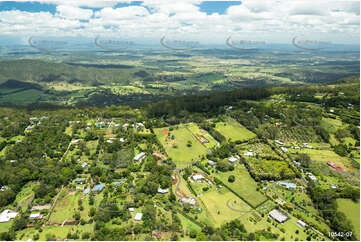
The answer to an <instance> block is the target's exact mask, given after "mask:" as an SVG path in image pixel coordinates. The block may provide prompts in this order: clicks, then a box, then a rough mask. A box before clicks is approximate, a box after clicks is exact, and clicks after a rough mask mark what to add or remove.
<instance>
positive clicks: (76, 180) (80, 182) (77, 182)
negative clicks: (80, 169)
mask: <svg viewBox="0 0 361 242" xmlns="http://www.w3.org/2000/svg"><path fill="white" fill-rule="evenodd" d="M84 181H85V178H82V177H79V178H77V179H75V180H74V182H75V184H78V185H81V184H83V182H84Z"/></svg>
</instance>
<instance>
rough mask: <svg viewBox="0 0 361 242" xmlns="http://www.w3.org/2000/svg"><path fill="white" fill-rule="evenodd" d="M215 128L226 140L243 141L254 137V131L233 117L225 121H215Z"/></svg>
mask: <svg viewBox="0 0 361 242" xmlns="http://www.w3.org/2000/svg"><path fill="white" fill-rule="evenodd" d="M215 130H217V131H218V132H219V133H221V134H222V135H223V136H224V137H225V138H226V139H227V140H228V139H230V140H232V141H245V140H249V139H252V138H255V137H256V135H255V134H254V133H252V132H251V131H249V130H247V129H246V128H244V127H243V126H242V125H240V124H239V123H237V122H236V121H235V120H233V119H228V120H227V122H219V123H217V124H216V127H215Z"/></svg>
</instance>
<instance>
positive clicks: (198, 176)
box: [192, 174, 204, 182]
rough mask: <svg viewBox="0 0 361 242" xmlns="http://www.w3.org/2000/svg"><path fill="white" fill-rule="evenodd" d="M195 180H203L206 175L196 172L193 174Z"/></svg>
mask: <svg viewBox="0 0 361 242" xmlns="http://www.w3.org/2000/svg"><path fill="white" fill-rule="evenodd" d="M192 179H193V181H196V182H198V181H202V180H203V179H204V176H203V175H202V174H195V175H193V176H192Z"/></svg>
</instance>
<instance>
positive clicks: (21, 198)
mask: <svg viewBox="0 0 361 242" xmlns="http://www.w3.org/2000/svg"><path fill="white" fill-rule="evenodd" d="M36 185H37V183H28V184H26V185H25V186H24V187H23V188H22V189H21V191H20V192H19V193H18V194H17V195H16V199H15V201H14V205H15V206H19V207H21V210H22V211H26V209H27V206H26V203H27V201H28V199H31V197H33V196H34V192H33V188H34V187H35V186H36Z"/></svg>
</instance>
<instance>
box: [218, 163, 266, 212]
mask: <svg viewBox="0 0 361 242" xmlns="http://www.w3.org/2000/svg"><path fill="white" fill-rule="evenodd" d="M230 175H234V176H235V177H236V180H235V181H234V182H232V183H229V182H228V181H227V179H228V177H229V176H230ZM217 177H218V178H219V179H220V180H221V181H222V182H223V183H225V184H227V186H229V187H230V188H231V189H232V190H233V191H235V192H236V193H237V194H239V195H240V196H241V197H242V198H243V199H245V200H246V201H247V202H249V203H250V204H252V206H254V207H256V206H257V205H259V204H260V203H262V202H264V201H265V200H266V199H267V198H266V197H265V196H263V195H262V194H261V193H260V192H258V191H257V183H256V182H255V181H254V180H253V179H252V177H251V176H250V175H249V173H248V171H247V170H246V169H245V167H244V166H240V167H237V168H236V169H235V170H234V171H228V172H222V173H219V174H218V176H217ZM245 184H247V186H245Z"/></svg>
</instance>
